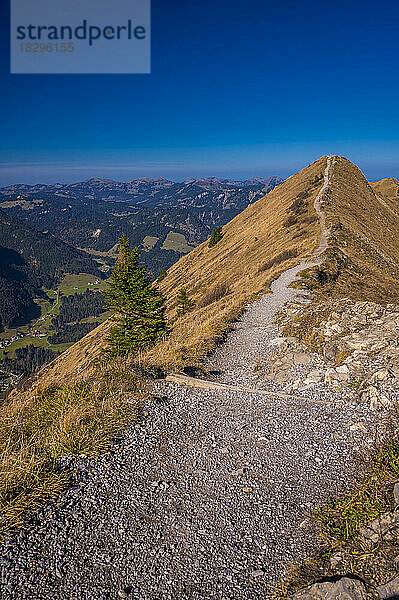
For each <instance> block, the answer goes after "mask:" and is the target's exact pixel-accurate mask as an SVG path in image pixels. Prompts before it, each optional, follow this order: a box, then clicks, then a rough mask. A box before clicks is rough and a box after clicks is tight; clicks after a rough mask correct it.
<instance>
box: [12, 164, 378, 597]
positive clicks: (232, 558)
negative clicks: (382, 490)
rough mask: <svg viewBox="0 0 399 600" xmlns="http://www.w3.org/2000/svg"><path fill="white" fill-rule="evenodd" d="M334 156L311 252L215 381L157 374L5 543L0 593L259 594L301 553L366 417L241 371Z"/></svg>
mask: <svg viewBox="0 0 399 600" xmlns="http://www.w3.org/2000/svg"><path fill="white" fill-rule="evenodd" d="M333 165H334V157H329V158H328V160H327V168H326V171H325V174H324V184H323V186H322V188H321V190H320V192H319V194H318V196H317V198H316V202H315V209H316V211H317V213H318V215H319V217H320V224H321V236H320V242H319V245H318V247H317V248H316V250H315V251H314V252H313V254H312V256H311V257H309V258H307V259H303V260H301V262H300V263H299V264H298V265H297V266H295V267H294V268H292V269H289V270H287V271H285V272H284V273H283V274H282V275H281V276H280V277H279V278H278V279H276V281H274V282H273V285H272V293H271V294H268V295H265V296H263V297H262V298H261V299H260V300H259V301H257V302H254V303H253V304H252V305H250V306H249V307H248V310H247V311H246V312H245V313H244V314H243V315H242V317H241V319H240V320H239V321H238V322H237V324H236V325H235V327H234V330H233V331H232V333H231V334H230V335H229V336H228V337H227V340H226V342H225V343H224V344H223V345H222V346H220V348H218V350H217V351H216V352H215V353H214V355H213V356H212V357H210V359H209V360H208V361H207V367H208V370H209V371H210V372H213V374H214V375H213V376H214V379H215V381H219V382H222V383H225V384H226V386H225V388H224V389H195V388H188V387H186V386H184V385H180V384H177V383H172V382H162V381H161V382H158V383H156V384H155V386H154V392H155V393H156V395H157V397H158V401H157V402H153V403H152V404H150V405H148V406H147V407H146V409H145V414H144V415H143V421H142V422H141V423H139V424H138V425H137V426H135V427H133V428H131V429H130V430H129V431H128V432H127V435H126V437H125V438H124V439H123V440H122V442H121V444H120V446H119V447H118V448H117V449H116V450H114V451H112V452H110V453H107V454H106V455H102V456H99V457H98V458H96V459H95V460H87V459H85V458H84V457H81V458H79V459H78V460H74V461H73V462H72V464H71V466H72V469H73V472H74V475H73V484H74V485H73V487H72V488H71V489H69V490H67V491H66V492H65V494H63V496H62V498H61V499H60V500H59V501H58V502H57V503H54V504H52V505H51V504H50V505H47V506H45V507H43V509H42V510H41V511H40V513H39V514H38V515H36V516H34V517H33V518H32V522H31V523H30V524H29V529H28V530H26V531H22V532H21V533H20V534H19V535H18V536H17V538H16V539H10V540H8V541H7V542H6V544H5V547H4V548H3V550H2V551H3V557H0V558H1V564H2V574H1V575H2V580H1V581H2V595H1V597H2V598H4V600H11V599H12V600H24V599H26V600H28V599H29V600H31V599H32V598H34V599H35V600H45V599H46V600H47V599H48V598H53V599H55V600H65V599H66V598H68V599H71V600H119V599H120V598H130V599H132V600H133V599H134V600H155V599H157V600H209V599H214V600H227V599H234V600H258V599H259V598H267V597H268V595H269V594H270V592H271V590H272V587H273V586H276V585H277V584H278V580H279V577H281V576H282V575H283V573H284V571H285V569H286V568H287V567H288V565H289V563H290V562H295V563H298V562H299V561H301V560H302V559H304V558H306V557H307V556H309V555H310V554H311V553H312V552H313V550H314V548H315V545H316V539H315V534H314V531H313V530H312V528H311V526H310V522H309V519H308V517H309V514H310V513H311V512H312V510H313V509H314V508H315V507H316V506H318V505H320V504H321V503H322V502H325V501H327V500H328V499H329V498H330V497H331V495H332V494H334V493H336V492H338V491H342V490H344V489H345V486H346V484H347V481H348V480H350V479H351V478H352V477H353V476H354V475H355V473H354V467H353V464H352V462H351V460H350V450H351V448H352V447H353V444H354V439H356V441H358V442H361V441H362V439H363V437H364V436H365V435H368V433H366V434H364V433H363V431H365V432H368V428H369V427H370V421H371V420H370V413H369V411H368V409H367V408H365V407H364V406H358V405H356V406H355V405H352V404H350V403H348V402H341V401H340V398H339V397H338V396H336V395H335V396H334V395H331V392H328V391H325V392H324V393H321V392H320V391H318V392H313V395H314V397H315V398H316V396H317V400H318V401H317V402H309V400H308V399H306V398H303V399H302V398H301V394H300V392H297V394H296V395H295V396H290V397H288V395H287V394H284V393H280V397H279V394H278V392H279V391H280V392H281V391H282V390H281V388H279V385H278V384H276V383H275V382H273V381H271V382H262V381H259V380H258V377H257V374H256V371H254V369H253V368H252V367H253V365H254V363H256V361H258V360H259V359H260V358H265V357H267V356H268V354H270V353H272V352H273V351H274V348H275V346H276V343H277V344H278V343H279V341H280V340H281V338H279V333H278V330H277V327H276V325H275V324H274V315H275V313H276V311H278V310H279V309H280V308H281V307H282V306H283V304H284V303H285V302H286V301H287V300H290V299H292V298H294V297H295V296H296V295H297V294H298V291H297V290H295V289H293V288H291V287H289V286H290V284H291V283H292V281H293V280H294V279H295V277H296V275H297V273H298V272H299V271H301V270H302V269H304V268H306V267H307V266H311V265H312V264H317V263H318V262H319V261H320V260H321V255H322V253H323V252H324V250H325V249H326V247H327V243H328V242H327V241H328V231H327V229H326V226H325V219H324V220H323V211H322V201H323V195H324V193H325V191H326V190H327V188H328V185H329V183H330V182H331V177H332V175H333ZM229 384H232V385H231V386H230V387H229ZM233 386H235V389H233ZM257 387H258V388H259V392H260V393H258V390H257V389H256V388H257ZM248 388H250V389H248ZM263 390H265V391H267V390H270V391H273V390H274V391H276V392H277V396H276V397H270V396H268V395H267V394H265V393H262V391H263ZM309 394H310V395H312V392H309V391H307V393H306V396H309ZM323 394H324V395H323ZM323 398H324V399H325V400H326V402H325V403H324V402H322V401H321V400H323ZM354 422H357V423H359V422H360V423H361V428H360V429H359V431H358V432H354V431H353V430H352V429H351V425H352V424H353V423H354ZM356 436H357V437H356ZM362 436H363V437H362Z"/></svg>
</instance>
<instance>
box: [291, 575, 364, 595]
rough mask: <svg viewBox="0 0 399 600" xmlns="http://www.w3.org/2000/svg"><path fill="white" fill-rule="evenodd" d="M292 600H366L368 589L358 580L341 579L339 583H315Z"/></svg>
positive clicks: (300, 591)
mask: <svg viewBox="0 0 399 600" xmlns="http://www.w3.org/2000/svg"><path fill="white" fill-rule="evenodd" d="M290 598H291V600H366V598H367V596H366V588H365V587H364V584H363V583H362V582H361V581H359V580H358V579H351V578H350V577H341V578H340V579H338V580H337V581H323V582H321V583H314V584H313V585H310V586H308V587H306V588H303V589H302V590H299V591H298V592H296V593H295V594H293V596H290Z"/></svg>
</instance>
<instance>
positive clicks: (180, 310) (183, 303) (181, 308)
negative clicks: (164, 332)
mask: <svg viewBox="0 0 399 600" xmlns="http://www.w3.org/2000/svg"><path fill="white" fill-rule="evenodd" d="M194 306H195V302H194V300H192V299H191V298H189V297H188V294H187V291H186V289H185V288H181V290H180V291H179V293H178V295H177V316H178V317H182V316H183V315H185V314H186V313H188V312H190V310H193V308H194Z"/></svg>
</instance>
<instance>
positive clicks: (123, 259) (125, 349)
mask: <svg viewBox="0 0 399 600" xmlns="http://www.w3.org/2000/svg"><path fill="white" fill-rule="evenodd" d="M139 256H140V251H139V249H138V248H130V244H129V240H128V238H127V237H125V236H122V237H121V238H120V239H119V257H118V260H117V261H116V263H115V266H114V268H113V271H112V274H111V277H110V278H109V279H108V281H107V283H108V289H107V290H106V291H105V292H104V296H105V299H106V304H107V305H108V307H109V308H110V309H111V310H113V312H114V315H113V317H111V319H112V320H113V322H114V325H113V327H112V328H111V331H110V333H109V335H108V338H107V341H108V343H109V346H110V348H109V353H110V354H111V355H114V356H118V355H125V354H128V353H130V352H137V351H138V350H145V349H146V348H149V347H151V346H153V345H154V344H155V343H156V341H157V340H158V339H160V338H161V337H162V336H164V335H165V334H166V333H167V325H166V320H165V299H164V297H163V296H162V295H161V294H160V292H159V291H158V290H157V288H156V287H154V286H153V285H151V278H150V277H149V275H148V274H147V270H146V268H145V267H144V266H140V265H139Z"/></svg>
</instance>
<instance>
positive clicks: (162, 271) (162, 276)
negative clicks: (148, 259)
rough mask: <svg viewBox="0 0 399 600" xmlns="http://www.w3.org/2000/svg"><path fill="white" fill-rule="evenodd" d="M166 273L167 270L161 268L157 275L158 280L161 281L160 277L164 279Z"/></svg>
mask: <svg viewBox="0 0 399 600" xmlns="http://www.w3.org/2000/svg"><path fill="white" fill-rule="evenodd" d="M167 274H168V271H167V270H166V269H161V270H160V272H159V275H158V282H159V281H162V279H165V277H166V275H167Z"/></svg>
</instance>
